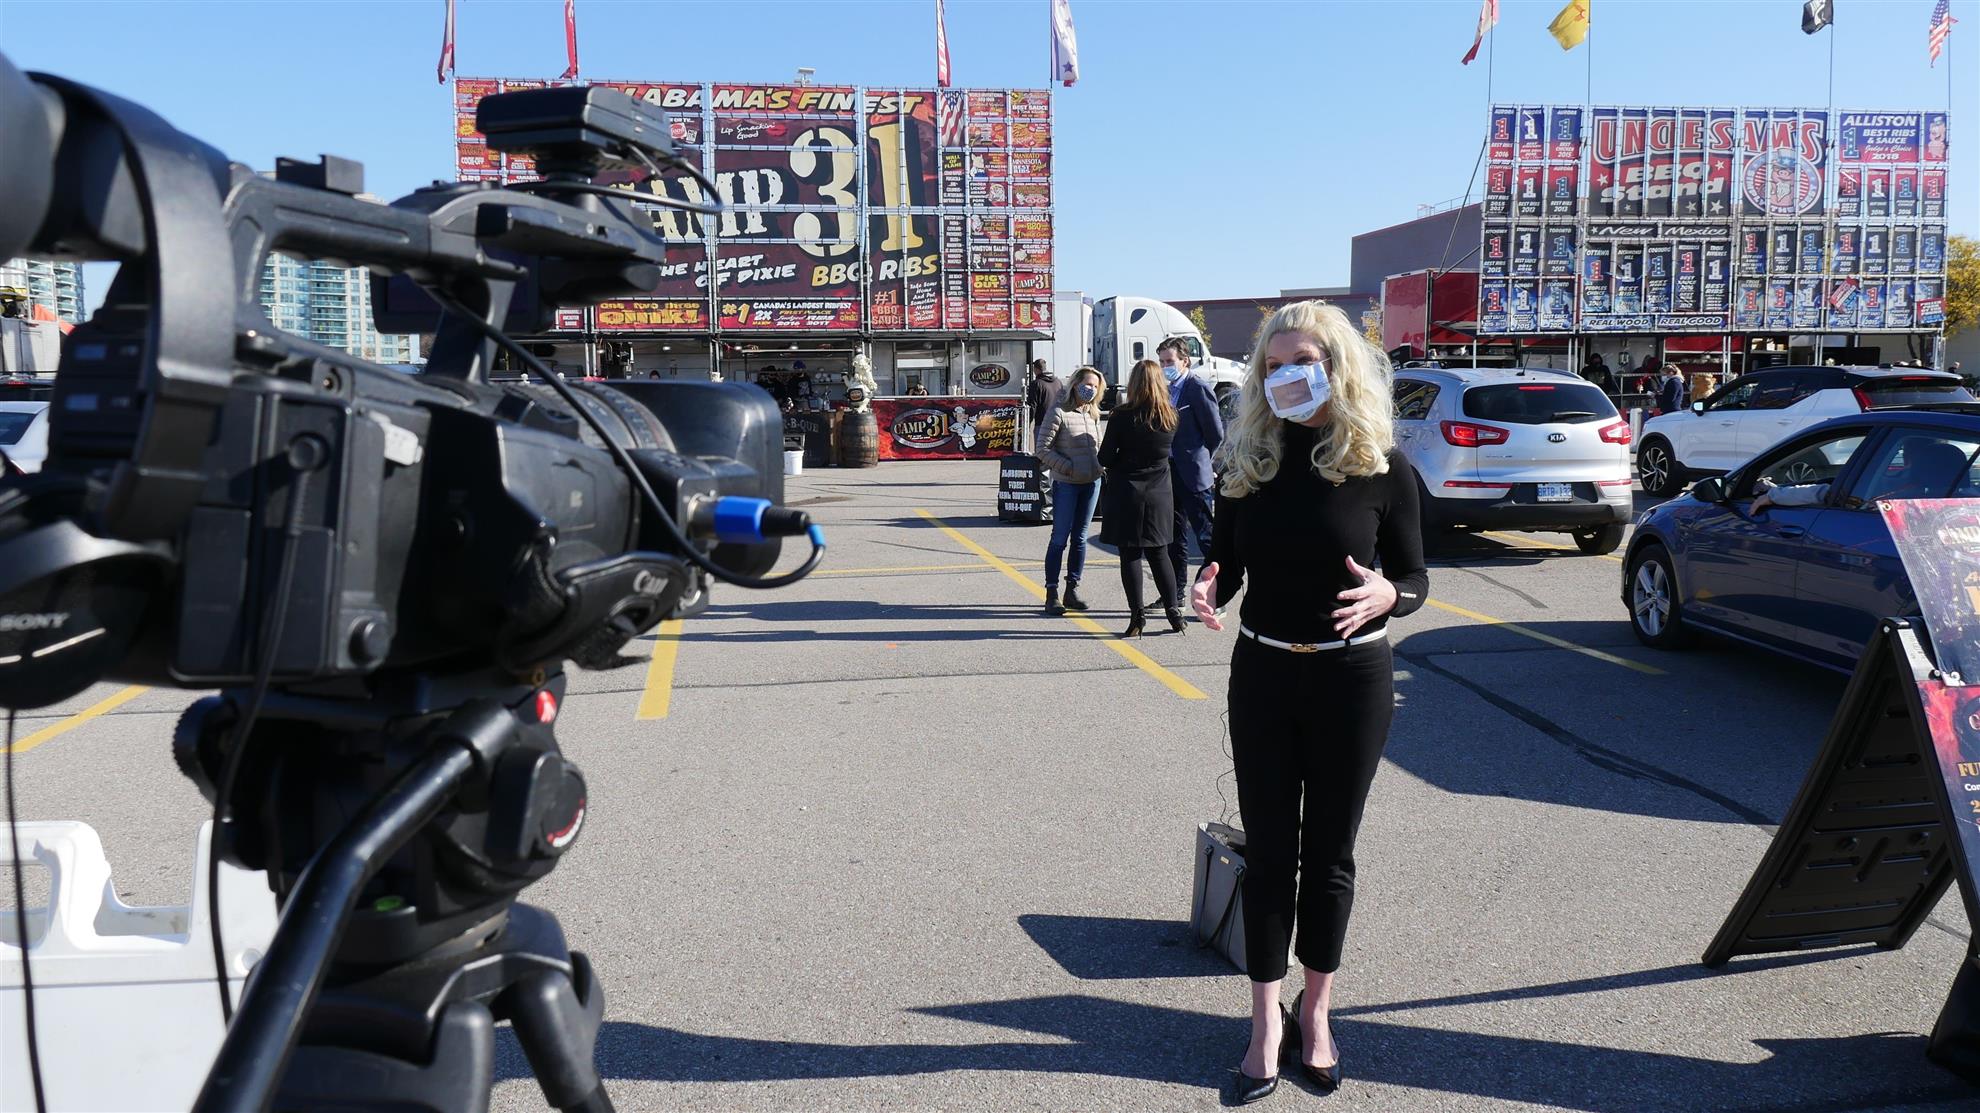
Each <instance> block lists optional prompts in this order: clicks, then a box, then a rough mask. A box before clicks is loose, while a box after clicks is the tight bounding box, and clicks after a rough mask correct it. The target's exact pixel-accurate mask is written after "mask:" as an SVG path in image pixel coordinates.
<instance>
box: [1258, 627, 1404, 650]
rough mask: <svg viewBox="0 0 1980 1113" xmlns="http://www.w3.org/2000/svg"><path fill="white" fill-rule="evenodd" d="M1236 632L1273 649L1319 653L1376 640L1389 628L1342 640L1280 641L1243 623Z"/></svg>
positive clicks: (1387, 634) (1386, 632) (1387, 631)
mask: <svg viewBox="0 0 1980 1113" xmlns="http://www.w3.org/2000/svg"><path fill="white" fill-rule="evenodd" d="M1238 633H1240V634H1243V635H1244V636H1245V637H1247V638H1250V639H1251V640H1252V641H1255V642H1257V643H1258V644H1259V645H1269V646H1271V647H1272V648H1273V649H1283V650H1285V651H1287V652H1288V653H1321V652H1324V651H1326V650H1329V649H1346V648H1347V647H1348V646H1351V645H1365V644H1367V643H1368V642H1372V641H1378V640H1380V639H1382V638H1386V637H1388V636H1389V628H1388V627H1387V626H1384V627H1382V628H1381V629H1380V630H1377V631H1375V632H1374V633H1372V634H1361V635H1359V636H1356V637H1352V638H1349V639H1348V640H1346V641H1344V642H1303V643H1302V642H1282V641H1280V640H1279V639H1277V638H1268V637H1266V636H1265V635H1263V634H1260V633H1257V632H1256V631H1254V630H1252V628H1251V627H1249V626H1244V625H1239V626H1238Z"/></svg>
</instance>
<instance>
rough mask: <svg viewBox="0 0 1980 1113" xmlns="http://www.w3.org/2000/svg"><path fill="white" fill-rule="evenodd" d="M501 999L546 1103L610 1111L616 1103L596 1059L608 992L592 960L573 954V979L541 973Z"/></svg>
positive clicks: (596, 1112) (584, 1110)
mask: <svg viewBox="0 0 1980 1113" xmlns="http://www.w3.org/2000/svg"><path fill="white" fill-rule="evenodd" d="M502 996H503V1000H502V1003H501V1008H502V1011H504V1012H506V1013H507V1014H508V1018H509V1022H510V1023H511V1024H513V1025H515V1029H516V1040H517V1042H519V1043H521V1044H522V1049H523V1054H524V1055H525V1056H527V1057H528V1058H529V1065H530V1069H531V1070H533V1071H535V1072H536V1080H537V1083H538V1084H539V1085H541V1086H542V1087H543V1097H544V1099H545V1100H546V1101H548V1102H549V1103H550V1104H551V1105H553V1106H555V1107H556V1108H558V1109H562V1110H567V1111H570V1110H576V1111H581V1113H611V1111H612V1099H611V1098H609V1097H607V1096H606V1094H605V1084H604V1083H603V1082H601V1081H600V1080H599V1078H598V1067H597V1064H596V1063H594V1062H593V1058H592V1057H593V1054H594V1052H595V1051H596V1048H597V1045H598V1025H599V1023H600V1022H601V1021H602V1020H603V1019H604V1017H605V990H604V988H603V987H602V986H600V985H599V984H598V979H597V977H596V976H594V975H593V974H592V972H591V960H589V959H587V958H585V957H584V956H583V955H581V954H573V955H571V976H570V977H569V978H566V977H564V976H563V975H562V974H561V973H558V972H555V971H551V970H539V971H537V972H535V973H533V974H530V975H529V976H527V977H525V978H523V979H522V980H520V981H518V982H516V983H515V984H514V985H513V986H511V987H510V988H509V990H508V992H506V993H504V994H503V995H502Z"/></svg>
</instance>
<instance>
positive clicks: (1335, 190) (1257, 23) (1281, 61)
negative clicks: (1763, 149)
mask: <svg viewBox="0 0 1980 1113" xmlns="http://www.w3.org/2000/svg"><path fill="white" fill-rule="evenodd" d="M1932 6H1933V0H1836V9H1837V24H1836V26H1835V27H1834V28H1832V29H1831V30H1829V31H1825V32H1823V33H1821V34H1820V35H1815V36H1805V35H1803V34H1802V33H1801V31H1800V28H1799V19H1800V11H1801V3H1800V0H1594V22H1593V26H1594V31H1593V34H1592V35H1591V36H1590V39H1589V43H1588V44H1587V45H1584V46H1582V47H1580V48H1578V49H1576V50H1574V51H1572V52H1567V53H1564V52H1562V50H1561V49H1560V47H1559V46H1558V45H1557V44H1556V43H1555V42H1554V41H1553V39H1552V38H1550V37H1549V36H1548V35H1547V32H1546V25H1547V23H1548V21H1549V20H1551V19H1552V18H1553V15H1554V13H1555V12H1556V11H1558V10H1559V8H1560V0H1536V2H1529V0H1504V2H1503V3H1502V5H1501V9H1502V16H1501V21H1500V25H1499V30H1498V34H1497V36H1496V41H1495V43H1494V46H1493V51H1494V53H1495V55H1496V56H1495V57H1494V58H1493V59H1492V65H1491V68H1490V71H1489V80H1490V82H1491V91H1490V92H1491V96H1492V97H1494V98H1496V99H1498V100H1501V101H1525V102H1528V103H1532V102H1563V103H1579V102H1580V101H1581V100H1582V99H1583V95H1584V89H1585V82H1586V81H1587V80H1588V77H1589V72H1590V71H1589V60H1590V59H1589V57H1588V54H1587V51H1588V50H1589V49H1590V47H1591V46H1592V48H1593V51H1594V53H1593V58H1592V61H1593V99H1594V101H1595V102H1596V103H1598V104H1696V105H1750V106H1776V105H1777V106H1808V107H1820V106H1822V105H1823V104H1825V103H1827V101H1828V99H1829V89H1828V83H1829V52H1830V47H1831V43H1830V42H1829V38H1828V37H1829V36H1830V35H1834V36H1835V42H1834V44H1833V45H1834V49H1835V75H1834V80H1835V104H1836V105H1837V106H1839V107H1851V108H1893V109H1896V108H1937V107H1942V106H1944V105H1946V103H1947V100H1948V95H1949V92H1948V86H1947V79H1946V75H1947V65H1948V63H1947V61H1946V60H1945V59H1941V60H1940V62H1939V68H1938V69H1936V70H1933V69H1928V68H1927V66H1926V57H1925V30H1926V24H1927V22H1928V17H1929V15H1930V13H1931V9H1932ZM1952 7H1953V15H1954V17H1955V18H1956V19H1958V20H1960V21H1961V22H1960V23H1959V25H1958V26H1957V28H1956V29H1955V31H1954V33H1953V38H1952V48H1953V49H1952V58H1951V64H1952V66H1953V74H1954V76H1955V78H1956V80H1957V84H1956V85H1955V86H1954V87H1953V88H1952V90H1951V97H1952V111H1953V113H1954V115H1953V123H1952V141H1953V147H1954V155H1953V165H1952V171H1951V176H1950V180H1951V183H1952V186H1951V188H1950V190H1949V191H1948V192H1949V194H1950V199H1951V202H1952V210H1951V224H1952V229H1953V231H1955V232H1964V233H1966V234H1967V235H1974V234H1976V233H1980V157H1976V153H1977V152H1980V130H1976V129H1980V112H1976V111H1974V110H1975V109H1976V108H1980V50H1977V49H1975V48H1976V44H1980V0H1954V3H1953V5H1952ZM1478 8H1479V3H1478V0H1367V2H1345V0H1342V2H1330V3H1289V2H1264V0H1213V2H1185V0H1111V2H1110V0H1073V13H1074V18H1075V21H1076V23H1077V26H1078V30H1079V40H1080V61H1081V67H1082V79H1081V81H1080V84H1079V85H1078V86H1077V87H1076V88H1073V89H1070V90H1061V95H1060V97H1059V98H1058V101H1057V109H1056V110H1057V115H1058V130H1057V151H1058V168H1057V172H1058V197H1057V217H1058V219H1057V227H1058V236H1059V275H1058V279H1059V286H1060V288H1061V289H1076V290H1083V291H1085V292H1087V293H1089V294H1092V295H1095V296H1105V295H1108V294H1115V293H1139V294H1149V295H1154V296H1158V297H1170V298H1185V297H1190V298H1195V297H1245V296H1252V295H1268V294H1274V293H1276V292H1277V291H1278V290H1279V289H1281V288H1284V287H1295V286H1324V285H1335V284H1339V283H1344V282H1346V280H1347V271H1348V247H1349V239H1350V237H1352V236H1353V235H1354V234H1356V233H1358V232H1362V231H1367V230H1369V229H1372V228H1379V227H1382V226H1385V225H1388V224H1393V223H1398V222H1401V221H1405V220H1409V219H1411V218H1413V217H1414V216H1415V214H1416V206H1417V205H1418V204H1419V203H1436V202H1442V201H1446V200H1454V199H1456V198H1458V197H1460V196H1461V195H1463V194H1464V193H1465V192H1466V189H1467V185H1468V182H1469V180H1470V178H1471V174H1472V167H1473V164H1474V162H1475V160H1476V158H1477V154H1478V145H1479V140H1480V137H1481V136H1482V134H1483V131H1484V127H1485V109H1486V104H1487V96H1488V93H1487V81H1488V68H1487V64H1486V61H1487V59H1486V55H1485V54H1483V53H1481V55H1480V57H1479V59H1478V60H1477V61H1476V62H1474V63H1472V64H1471V65H1470V66H1468V67H1465V66H1460V65H1459V64H1458V58H1459V57H1460V56H1461V55H1462V54H1463V53H1464V50H1465V48H1466V47H1467V46H1469V45H1470V42H1471V36H1472V31H1473V29H1474V27H1475V25H1476V22H1477V16H1478ZM577 9H578V31H579V43H580V51H581V55H582V60H583V63H584V72H585V74H586V75H587V76H592V77H600V78H607V77H610V78H626V79H650V80H691V81H699V80H784V79H788V78H790V77H791V76H792V74H793V73H794V72H795V70H796V68H797V67H798V66H812V67H815V68H816V69H817V71H818V76H817V80H819V81H820V82H835V83H846V84H901V83H912V84H920V85H932V84H933V81H934V31H933V26H934V21H933V9H934V3H933V0H903V2H891V0H805V2H774V0H712V2H699V0H664V2H663V0H578V4H577ZM1047 9H1048V4H1047V0H949V4H948V13H949V14H948V28H949V39H950V54H951V59H952V63H953V67H954V75H955V80H956V83H957V84H959V85H980V86H1037V85H1040V84H1043V81H1044V78H1045V71H1046V69H1047V65H1048V57H1047ZM443 10H444V5H443V4H442V0H279V2H275V0H261V2H256V0H231V2H220V0H188V2H176V0H151V2H111V0H56V2H41V0H0V50H3V51H5V52H6V53H7V54H8V55H9V56H10V57H11V58H12V59H13V60H14V62H15V64H17V65H19V66H21V67H23V68H26V69H39V70H47V71H50V72H54V73H59V74H62V75H65V76H69V77H73V78H76V79H79V80H82V81H86V82H89V83H91V84H95V85H99V86H102V87H104V88H106V89H109V90H110V91H112V92H116V93H119V94H122V95H125V96H128V97H131V98H133V99H136V100H138V101H140V102H142V103H144V104H147V105H149V106H151V107H152V108H154V109H155V110H157V111H158V112H160V113H161V114H162V115H163V116H164V117H165V118H166V119H168V120H170V121H171V122H172V123H173V124H175V125H177V126H178V127H180V128H182V129H185V130H187V131H190V132H193V133H194V134H196V135H198V136H200V137H202V138H204V139H206V140H207V141H209V142H211V143H213V144H214V145H215V146H217V147H219V148H220V149H222V150H224V151H226V152H227V153H228V154H230V155H231V156H233V157H234V158H236V159H238V160H240V161H243V162H247V163H249V164H251V165H254V166H257V167H266V166H270V165H272V163H273V160H274V158H275V156H277V155H304V156H308V155H314V154H316V153H319V152H330V153H334V154H342V155H347V156H351V157H355V158H358V159H361V160H363V161H364V162H365V163H366V165H367V170H368V178H367V184H368V186H369V188H370V189H371V190H372V191H373V192H375V193H380V194H383V195H386V196H397V195H398V194H401V193H404V192H406V191H408V190H410V189H412V188H414V187H416V186H418V185H420V184H422V183H424V182H426V181H428V180H430V179H432V178H436V177H446V176H450V175H451V173H452V167H451V147H450V144H449V137H450V127H451V111H452V110H451V102H450V100H449V96H448V92H447V90H446V89H445V88H443V87H442V86H440V85H438V84H437V83H436V82H435V80H434V73H433V70H434V62H435V59H436V57H437V56H438V53H439V45H440V26H441V20H442V13H443ZM562 11H563V5H562V3H561V2H560V0H460V4H459V16H458V31H459V47H458V58H459V68H460V72H461V73H462V74H463V75H469V76H554V75H555V74H557V73H558V72H560V71H561V70H562V69H563V64H564V51H563V31H562ZM100 292H101V291H92V293H97V294H100Z"/></svg>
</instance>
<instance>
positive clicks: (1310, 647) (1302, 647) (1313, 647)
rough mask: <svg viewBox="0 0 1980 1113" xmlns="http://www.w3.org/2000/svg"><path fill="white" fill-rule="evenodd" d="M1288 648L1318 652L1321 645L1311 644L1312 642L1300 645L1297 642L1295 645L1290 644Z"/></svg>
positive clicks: (1299, 651) (1297, 651)
mask: <svg viewBox="0 0 1980 1113" xmlns="http://www.w3.org/2000/svg"><path fill="white" fill-rule="evenodd" d="M1287 648H1288V649H1291V650H1292V651H1293V652H1294V653H1318V652H1320V647H1319V646H1317V645H1311V644H1307V645H1299V644H1295V645H1291V646H1288V647H1287Z"/></svg>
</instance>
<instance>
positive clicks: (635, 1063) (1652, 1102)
mask: <svg viewBox="0 0 1980 1113" xmlns="http://www.w3.org/2000/svg"><path fill="white" fill-rule="evenodd" d="M1232 981H1233V988H1232V1004H1233V1008H1234V1010H1235V1009H1237V1008H1241V1007H1242V991H1241V989H1240V988H1239V987H1238V986H1237V984H1236V983H1237V979H1236V978H1235V976H1234V977H1233V979H1232ZM914 1011H915V1012H917V1013H920V1014H922V1015H924V1016H932V1017H941V1018H945V1019H949V1020H957V1021H963V1022H966V1023H970V1024H978V1025H985V1026H988V1027H991V1028H1000V1029H1005V1030H1009V1031H1013V1032H1023V1033H1028V1034H1031V1035H1033V1036H1044V1037H1050V1038H1049V1039H1047V1040H1043V1041H1040V1040H1036V1039H1028V1040H1024V1041H994V1040H993V1041H991V1042H983V1043H961V1044H925V1043H924V1044H906V1043H874V1044H834V1043H811V1042H799V1041H789V1040H762V1039H750V1038H746V1037H730V1036H714V1035H702V1034H698V1033H693V1032H684V1031H681V1030H678V1029H673V1028H664V1027H659V1026H654V1025H645V1024H634V1023H626V1022H619V1021H613V1022H608V1023H606V1024H605V1025H604V1027H603V1029H602V1030H601V1031H600V1033H599V1040H598V1053H597V1060H598V1066H599V1070H600V1073H601V1074H603V1075H604V1076H605V1078H606V1079H607V1081H608V1083H609V1082H610V1081H612V1080H641V1081H656V1082H721V1083H735V1082H772V1081H819V1080H828V1079H841V1078H871V1077H899V1076H907V1075H922V1074H937V1073H942V1072H947V1071H963V1070H969V1071H1006V1072H1026V1073H1034V1072H1036V1073H1051V1074H1080V1075H1093V1076H1097V1077H1112V1078H1125V1079H1136V1080H1143V1081H1151V1082H1163V1083H1172V1084H1178V1085H1184V1086H1201V1087H1203V1088H1204V1090H1205V1091H1206V1094H1205V1096H1206V1098H1208V1097H1209V1096H1210V1091H1212V1090H1214V1089H1216V1088H1219V1087H1221V1086H1222V1085H1223V1084H1224V1082H1225V1081H1226V1079H1227V1078H1228V1076H1229V1072H1230V1071H1231V1070H1232V1069H1233V1068H1234V1067H1235V1065H1236V1061H1237V1059H1238V1057H1239V1056H1240V1055H1241V1054H1242V1053H1243V1048H1244V1040H1245V1036H1246V1029H1247V1022H1246V1021H1245V1020H1244V1018H1243V1017H1242V1016H1241V1015H1238V1014H1236V1013H1235V1012H1234V1013H1233V1015H1228V1016H1216V1015H1211V1014H1208V1013H1199V1012H1190V1011H1185V1010H1180V1009H1170V1008H1162V1007H1158V1006H1152V1005H1142V1004H1135V1003H1130V1002H1123V1001H1112V1000H1106V999H1103V998H1098V997H1091V996H1084V995H1061V996H1051V997H1035V998H1025V999H1020V1000H1012V1001H986V1002H980V1003H975V1004H964V1005H943V1006H934V1007H929V1008H922V1009H916V1010H914ZM1334 1029H1335V1034H1336V1037H1337V1038H1338V1040H1339V1042H1340V1046H1341V1049H1342V1055H1343V1066H1344V1068H1345V1071H1346V1074H1347V1078H1348V1082H1347V1086H1349V1087H1352V1086H1354V1085H1355V1084H1356V1083H1357V1082H1381V1083H1387V1084H1389V1085H1395V1086H1404V1087H1410V1088H1413V1089H1420V1090H1427V1091H1433V1092H1441V1093H1449V1094H1460V1095H1470V1096H1473V1097H1479V1098H1490V1099H1495V1100H1499V1101H1508V1102H1525V1103H1529V1104H1533V1105H1539V1106H1547V1107H1552V1108H1559V1109H1575V1110H1591V1111H1600V1113H1610V1111H1614V1110H1643V1111H1654V1113H1661V1111H1666V1110H1669V1111H1685V1113H1690V1111H1693V1110H1700V1109H1723V1110H1753V1111H1758V1110H1789V1109H1792V1110H1795V1111H1797V1113H1827V1111H1835V1113H1841V1111H1843V1110H1860V1109H1868V1108H1875V1107H1889V1106H1904V1107H1908V1108H1914V1109H1917V1108H1929V1107H1931V1106H1933V1105H1942V1106H1943V1107H1944V1108H1947V1109H1952V1108H1962V1107H1965V1108H1970V1105H1971V1102H1972V1101H1973V1098H1974V1095H1975V1090H1974V1089H1973V1087H1972V1086H1970V1085H1969V1084H1967V1083H1964V1082H1962V1081H1960V1080H1959V1079H1957V1078H1956V1077H1955V1076H1953V1075H1951V1074H1948V1073H1945V1072H1943V1071H1941V1070H1939V1069H1938V1068H1937V1067H1934V1066H1932V1065H1931V1064H1930V1063H1929V1062H1928V1061H1927V1060H1926V1059H1925V1057H1924V1049H1925V1048H1924V1045H1925V1039H1924V1037H1923V1036H1919V1035H1915V1034H1909V1033H1871V1034H1865V1035H1859V1036H1849V1037H1843V1038H1839V1039H1759V1040H1756V1041H1754V1043H1755V1046H1756V1047H1758V1048H1760V1049H1762V1050H1764V1051H1765V1052H1767V1055H1766V1056H1765V1057H1764V1058H1762V1059H1760V1060H1759V1061H1758V1062H1753V1063H1745V1062H1722V1061H1718V1060H1711V1059H1701V1058H1695V1057H1692V1056H1687V1055H1684V1054H1682V1053H1677V1052H1663V1051H1638V1050H1629V1049H1622V1048H1613V1047H1594V1046H1589V1045H1586V1044H1578V1043H1568V1042H1561V1041H1554V1040H1542V1039H1527V1038H1522V1037H1513V1036H1501V1035H1492V1034H1486V1033H1480V1032H1467V1031H1453V1030H1450V1029H1445V1028H1430V1027H1417V1026H1413V1025H1406V1024H1394V1023H1378V1022H1374V1021H1369V1020H1365V1019H1352V1018H1350V1017H1349V1016H1348V1013H1347V1011H1346V1010H1343V1012H1342V1013H1341V1014H1340V1015H1339V1016H1338V1017H1337V1018H1336V1020H1335V1022H1334ZM1619 1035H1623V1033H1619ZM497 1077H498V1078H501V1079H514V1078H523V1077H527V1068H526V1065H525V1064H524V1062H523V1059H522V1056H521V1054H520V1052H519V1050H518V1049H517V1047H516V1045H515V1042H514V1040H513V1038H512V1037H509V1036H508V1035H506V1034H505V1035H504V1037H503V1039H502V1041H501V1043H500V1046H499V1047H498V1052H497ZM1289 1084H1291V1085H1300V1083H1299V1082H1298V1081H1296V1080H1293V1079H1291V1078H1290V1077H1289ZM813 1098H814V1100H812V1101H811V1102H810V1104H811V1105H812V1106H813V1107H816V1108H827V1107H831V1106H832V1105H833V1102H832V1101H831V1100H830V1099H829V1097H827V1096H826V1095H824V1094H817V1095H813Z"/></svg>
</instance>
